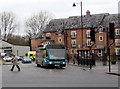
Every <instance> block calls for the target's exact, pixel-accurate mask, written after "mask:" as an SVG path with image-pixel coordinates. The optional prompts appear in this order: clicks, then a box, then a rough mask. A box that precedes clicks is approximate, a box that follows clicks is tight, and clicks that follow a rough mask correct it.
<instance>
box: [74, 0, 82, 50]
mask: <svg viewBox="0 0 120 89" xmlns="http://www.w3.org/2000/svg"><path fill="white" fill-rule="evenodd" d="M76 4H80V6H81V29H82V30H81V36H82V48H83V19H82V1H81V2H80V3H73V7H76Z"/></svg>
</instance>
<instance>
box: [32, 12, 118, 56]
mask: <svg viewBox="0 0 120 89" xmlns="http://www.w3.org/2000/svg"><path fill="white" fill-rule="evenodd" d="M82 19H83V25H82V26H81V16H72V17H69V18H65V19H53V20H51V21H50V23H49V24H48V25H47V27H46V29H45V31H44V32H43V34H42V36H41V37H40V36H38V37H35V38H33V39H32V40H31V44H32V50H35V48H36V47H38V46H40V45H44V44H64V45H65V46H66V47H67V48H68V54H69V56H73V55H74V54H77V50H81V49H90V46H91V45H92V44H91V39H90V28H91V27H92V26H93V27H94V29H95V37H96V38H95V43H94V45H93V47H92V49H95V50H93V52H95V54H96V55H97V56H103V55H104V53H107V46H108V45H109V44H111V43H112V40H110V38H109V23H111V22H113V23H114V24H115V43H114V44H112V45H111V47H110V53H111V55H113V54H115V55H120V26H119V24H118V15H117V14H108V13H105V14H93V15H91V14H90V12H89V13H88V11H87V12H86V15H83V16H82Z"/></svg>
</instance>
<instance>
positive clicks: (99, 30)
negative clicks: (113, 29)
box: [97, 25, 104, 33]
mask: <svg viewBox="0 0 120 89" xmlns="http://www.w3.org/2000/svg"><path fill="white" fill-rule="evenodd" d="M97 31H98V32H99V33H102V32H103V31H104V28H103V27H102V26H101V25H100V26H99V27H98V30H97Z"/></svg>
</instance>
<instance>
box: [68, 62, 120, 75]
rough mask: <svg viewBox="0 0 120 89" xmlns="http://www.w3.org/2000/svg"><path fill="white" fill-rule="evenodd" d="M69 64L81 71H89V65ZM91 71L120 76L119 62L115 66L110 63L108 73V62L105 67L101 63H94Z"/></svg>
mask: <svg viewBox="0 0 120 89" xmlns="http://www.w3.org/2000/svg"><path fill="white" fill-rule="evenodd" d="M69 64H70V65H72V66H78V67H81V68H82V69H83V70H90V66H89V65H88V66H84V65H78V64H77V63H75V64H73V63H72V62H70V63H69ZM91 70H92V71H96V72H103V73H107V74H113V75H117V76H120V61H117V62H116V64H111V63H110V72H109V62H107V63H106V65H103V62H102V61H96V65H95V66H92V69H91Z"/></svg>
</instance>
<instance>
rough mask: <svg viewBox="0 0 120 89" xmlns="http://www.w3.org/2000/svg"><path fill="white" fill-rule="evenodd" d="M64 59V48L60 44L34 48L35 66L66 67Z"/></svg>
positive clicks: (65, 56) (65, 55)
mask: <svg viewBox="0 0 120 89" xmlns="http://www.w3.org/2000/svg"><path fill="white" fill-rule="evenodd" d="M66 58H67V54H66V47H65V46H64V45H62V44H47V45H44V46H43V47H38V48H36V64H37V66H38V67H39V66H43V67H49V66H59V67H60V68H62V67H66V62H67V59H66Z"/></svg>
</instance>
